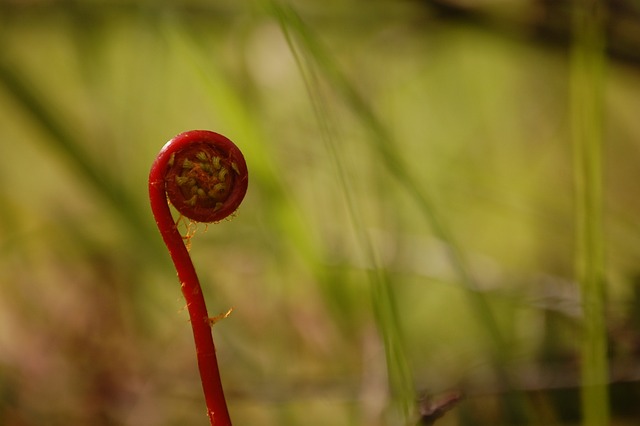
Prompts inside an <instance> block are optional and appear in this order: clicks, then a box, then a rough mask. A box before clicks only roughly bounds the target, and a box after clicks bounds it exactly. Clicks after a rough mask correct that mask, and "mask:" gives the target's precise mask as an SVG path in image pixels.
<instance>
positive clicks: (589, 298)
mask: <svg viewBox="0 0 640 426" xmlns="http://www.w3.org/2000/svg"><path fill="white" fill-rule="evenodd" d="M573 13H574V15H573V35H574V42H573V48H572V52H571V53H572V54H571V74H570V78H571V98H570V102H571V104H570V108H571V120H572V122H571V125H572V127H571V130H572V139H573V147H574V169H575V187H576V207H575V216H576V224H577V230H576V238H577V250H576V274H577V278H578V281H579V282H580V288H581V293H582V309H583V316H584V323H583V335H582V345H581V349H580V352H581V359H582V370H581V381H582V392H581V398H582V414H583V424H584V425H586V426H596V425H607V424H609V418H610V413H609V395H608V380H609V373H608V370H609V366H608V360H607V334H606V320H605V315H606V289H605V283H606V279H605V260H604V229H603V183H602V182H603V171H602V163H603V160H602V157H603V93H604V66H605V53H604V52H605V37H604V28H603V14H604V11H603V4H601V2H600V1H598V0H576V2H575V3H574V10H573Z"/></svg>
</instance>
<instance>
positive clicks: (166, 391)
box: [0, 0, 640, 426]
mask: <svg viewBox="0 0 640 426" xmlns="http://www.w3.org/2000/svg"><path fill="white" fill-rule="evenodd" d="M608 5H609V7H608V10H607V17H608V21H607V22H608V23H607V27H608V29H607V34H608V38H607V45H606V56H601V57H600V59H601V61H600V64H602V65H604V68H605V73H604V77H602V79H600V80H598V77H597V76H596V77H595V81H596V82H601V83H602V84H603V89H602V92H601V93H600V94H601V95H602V97H601V98H599V99H600V100H598V101H596V106H597V107H599V108H600V109H601V110H602V111H603V119H604V121H603V122H604V124H602V125H600V124H598V123H592V124H589V122H587V127H588V126H590V125H591V126H592V129H591V130H593V132H592V133H593V134H597V133H599V132H600V131H602V134H603V141H604V142H603V147H604V149H603V150H602V153H601V154H598V157H597V158H598V159H599V160H600V161H602V163H603V165H604V178H603V179H604V180H603V198H604V215H603V217H604V220H603V226H604V232H603V234H602V235H601V237H599V239H598V241H599V243H600V244H601V245H602V246H603V247H604V249H605V266H606V270H605V283H606V285H605V291H604V295H603V297H604V301H605V305H606V316H605V319H606V322H605V325H606V335H603V336H601V337H602V338H603V339H605V338H606V340H607V342H608V353H607V354H608V362H609V365H608V367H609V368H610V377H609V379H608V380H609V383H610V385H609V392H610V396H611V419H612V420H611V424H615V425H632V424H637V422H638V420H639V419H640V408H639V407H638V404H637V401H638V400H639V398H640V382H639V381H640V267H639V265H640V264H639V261H640V232H639V231H640V219H639V218H640V186H639V185H640V167H639V164H640V121H639V120H638V117H639V115H638V111H640V67H639V65H640V54H639V52H640V24H639V23H640V3H638V2H637V1H635V0H627V1H619V2H610V3H608ZM569 9H570V8H569V4H568V2H563V1H560V2H547V1H542V0H528V1H516V0H502V1H493V0H486V1H478V2H464V1H442V0H441V1H427V0H425V1H418V0H414V1H409V0H396V1H392V0H373V1H371V0H368V1H365V0H348V1H338V0H329V1H321V2H316V1H311V0H306V1H305V0H297V1H291V2H288V3H284V2H283V3H280V2H267V1H264V2H263V1H233V0H216V1H204V0H190V1H168V0H167V1H144V0H129V1H127V0H122V1H115V2H111V1H90V0H84V1H83V0H76V1H54V0H32V1H26V0H25V1H21V0H3V1H1V2H0V179H1V180H2V181H3V182H4V185H2V186H1V187H0V424H2V425H12V426H14V425H15V426H18V425H88V424H91V425H142V426H144V425H149V426H151V425H204V424H206V421H207V420H206V416H205V409H204V402H203V398H202V395H201V386H200V382H199V377H198V375H197V370H196V365H195V352H194V348H193V341H192V335H191V331H190V327H189V324H188V316H187V313H186V311H185V307H184V301H183V300H182V297H181V294H180V288H179V285H178V282H177V279H176V275H175V271H174V270H173V269H172V265H171V262H170V259H169V256H168V254H167V253H166V251H165V250H164V247H163V246H162V243H161V239H160V237H159V234H158V233H157V230H156V229H155V224H154V221H153V218H152V217H151V213H150V209H149V207H148V201H147V187H146V185H147V183H146V179H147V174H148V171H149V167H150V165H151V162H152V161H153V159H154V157H155V155H156V154H157V152H158V151H159V149H160V148H161V147H162V145H163V144H164V143H165V142H166V141H167V140H168V139H170V138H171V137H173V136H174V135H176V134H177V133H180V132H182V131H185V130H190V129H210V130H214V131H217V132H220V133H223V134H224V135H226V136H227V137H229V138H230V139H232V140H233V141H234V142H235V143H236V144H237V145H238V146H240V148H241V149H242V150H243V152H244V153H245V157H246V159H247V163H248V166H249V172H250V187H249V191H248V194H247V197H246V199H245V201H244V203H243V205H242V206H241V208H240V210H239V212H238V214H237V217H235V218H234V219H233V220H231V221H225V222H223V223H221V224H218V225H215V226H214V225H211V226H205V225H203V224H200V225H199V226H198V228H197V233H196V236H195V238H194V239H193V240H192V249H191V253H192V257H193V259H194V262H195V265H196V269H197V270H198V271H199V274H200V277H201V280H202V283H203V287H204V291H205V294H206V299H207V303H208V306H209V310H210V312H211V315H215V314H217V313H222V312H226V311H227V310H228V309H229V308H230V307H233V308H234V311H233V313H232V315H231V316H230V317H229V318H227V319H225V320H224V321H221V322H219V323H218V324H216V325H215V327H214V337H215V340H216V345H217V348H218V356H219V360H220V367H221V371H222V376H223V382H224V386H225V389H226V392H227V398H228V402H229V405H230V411H231V415H232V418H233V419H234V423H235V424H237V425H332V426H333V425H336V426H340V425H367V426H374V425H406V424H416V422H417V421H418V416H419V413H420V412H421V411H422V412H423V414H424V412H425V410H427V411H428V405H429V403H428V402H424V401H425V400H427V401H438V400H442V398H444V399H445V400H446V398H448V395H451V392H453V393H457V392H461V393H463V394H464V395H465V397H464V399H463V401H462V402H461V403H460V404H459V405H458V406H456V407H455V408H454V409H453V410H451V411H450V412H449V413H448V414H447V415H445V416H444V417H443V418H442V419H441V420H438V422H437V424H438V425H442V426H446V425H511V424H536V425H553V424H557V425H569V424H579V423H580V419H581V417H584V416H582V414H581V413H582V410H581V408H580V383H581V379H580V372H579V371H580V366H581V365H584V363H583V362H581V361H582V358H581V353H582V352H581V351H582V349H581V348H580V346H581V345H580V341H581V337H580V336H582V335H583V334H582V329H583V323H584V322H583V315H582V308H581V306H582V304H581V300H582V298H581V290H580V286H579V285H578V283H577V282H576V272H575V271H576V266H575V265H576V252H578V251H579V250H577V249H576V234H577V230H576V225H575V224H576V197H575V190H574V186H575V185H574V181H575V180H576V179H575V176H576V171H575V168H574V163H575V162H576V158H575V157H576V153H575V150H574V148H573V144H572V137H571V123H572V120H574V119H575V113H574V112H573V110H572V108H573V109H575V107H576V105H579V102H580V101H579V99H578V100H577V101H576V100H575V99H574V100H572V97H571V96H570V93H572V92H571V85H572V83H573V82H575V78H576V77H575V75H576V63H575V62H572V60H571V52H572V43H571V42H570V40H571V33H572V28H573V27H572V24H571V20H570V17H569V15H570V14H569ZM595 57H596V59H598V56H597V53H596V56H595ZM578 65H579V63H578ZM577 72H578V74H579V72H580V70H579V68H578V69H577ZM580 87H582V88H584V89H585V90H586V91H587V92H588V91H589V90H595V91H596V92H597V91H598V90H599V88H598V87H591V86H590V85H589V83H588V80H587V83H582V86H580V85H578V89H580ZM578 93H580V90H578ZM598 94H599V93H596V95H598ZM572 102H573V103H572ZM572 117H573V118H572ZM587 121H588V120H587ZM579 215H580V209H579V208H578V216H579ZM597 339H598V338H597V337H596V342H597ZM605 368H606V366H605ZM425 398H426V399H425ZM429 398H431V399H429ZM419 401H423V402H422V403H420V402H419ZM587 420H588V419H587ZM425 424H426V423H425Z"/></svg>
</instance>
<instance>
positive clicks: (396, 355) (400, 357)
mask: <svg viewBox="0 0 640 426" xmlns="http://www.w3.org/2000/svg"><path fill="white" fill-rule="evenodd" d="M280 18H282V19H286V17H285V16H284V15H280ZM281 24H282V28H283V32H284V35H285V37H286V40H287V43H288V44H289V47H290V49H291V52H292V54H293V56H294V58H295V60H296V63H297V65H298V68H299V70H300V72H301V75H302V77H303V79H304V82H305V86H306V89H307V92H308V94H309V98H310V100H311V103H312V107H313V111H314V114H315V116H316V120H317V122H318V125H319V127H320V134H321V137H322V140H323V142H324V144H325V146H326V148H327V151H328V152H329V155H330V158H331V159H332V161H333V165H334V168H335V170H336V172H337V175H338V181H339V184H340V186H341V187H342V193H343V195H344V198H345V202H346V205H347V210H348V212H349V216H350V218H351V221H352V225H353V228H354V231H355V234H356V238H357V241H358V244H359V246H360V247H361V249H362V250H363V251H364V256H365V258H366V259H367V261H368V263H369V264H370V268H369V270H368V279H369V282H370V284H371V299H372V305H373V311H374V316H375V319H376V325H377V328H378V331H379V332H380V335H381V337H382V340H383V345H384V350H385V357H386V362H387V375H388V380H389V385H390V390H391V394H392V399H393V402H394V405H395V406H396V407H397V408H398V409H399V412H400V415H401V417H402V418H403V422H404V423H407V422H408V421H409V419H410V417H411V415H412V412H413V410H412V407H413V405H414V400H415V387H414V384H413V379H412V376H411V371H410V368H409V363H408V360H407V355H406V346H405V343H404V339H403V337H402V336H403V332H402V328H401V326H400V319H399V315H398V308H397V302H396V299H395V294H394V292H393V291H392V288H391V278H390V277H389V274H388V273H387V272H386V270H385V269H384V268H383V267H382V265H381V262H380V260H379V259H378V255H377V253H376V250H375V248H374V245H373V243H372V241H371V238H370V237H369V234H368V233H367V231H366V229H365V228H364V226H363V221H362V217H363V214H362V212H361V210H360V207H359V205H358V203H357V202H356V200H355V199H354V196H353V191H352V189H351V185H350V182H349V178H348V177H347V173H346V165H345V164H344V161H343V160H342V155H341V153H340V152H339V148H338V146H339V144H338V142H337V141H336V135H335V132H334V131H333V130H332V126H331V125H330V122H331V120H332V119H331V117H330V114H329V112H328V110H327V107H326V102H325V101H324V99H323V96H322V93H320V90H319V89H318V87H319V86H320V85H319V83H318V76H317V74H316V73H315V68H314V67H313V65H312V64H311V61H310V59H309V58H307V57H306V56H305V54H304V53H305V52H304V51H301V50H300V49H299V48H298V46H297V45H296V43H295V42H294V40H293V38H292V37H291V34H290V32H289V31H288V26H287V25H286V23H285V22H282V21H281Z"/></svg>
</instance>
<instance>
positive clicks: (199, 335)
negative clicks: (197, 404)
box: [149, 130, 248, 426]
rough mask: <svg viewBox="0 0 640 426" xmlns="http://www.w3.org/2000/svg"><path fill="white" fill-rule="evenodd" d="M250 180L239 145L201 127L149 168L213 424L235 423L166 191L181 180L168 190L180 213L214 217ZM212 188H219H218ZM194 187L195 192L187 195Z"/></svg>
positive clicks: (231, 207)
mask: <svg viewBox="0 0 640 426" xmlns="http://www.w3.org/2000/svg"><path fill="white" fill-rule="evenodd" d="M205 154H206V155H205ZM247 180H248V178H247V169H246V164H245V162H244V158H243V157H242V154H240V151H239V150H238V149H237V147H236V146H235V145H233V143H232V142H231V141H229V140H228V139H227V138H225V137H224V136H222V135H219V134H217V133H214V132H208V131H200V130H197V131H191V132H185V133H182V134H180V135H178V136H176V137H175V138H173V139H172V140H171V141H169V142H168V143H167V144H166V145H165V146H164V148H162V150H161V151H160V153H159V154H158V157H157V158H156V160H155V162H154V163H153V166H152V167H151V172H150V174H149V199H150V202H151V209H152V211H153V215H154V217H155V220H156V224H157V225H158V229H159V230H160V233H161V235H162V238H163V240H164V242H165V244H166V246H167V248H168V249H169V253H170V255H171V259H172V260H173V263H174V265H175V267H176V270H177V272H178V278H179V280H180V284H181V289H182V294H183V295H184V298H185V300H186V302H187V308H188V311H189V318H190V321H191V327H192V329H193V337H194V341H195V346H196V355H197V360H198V368H199V370H200V378H201V380H202V388H203V391H204V396H205V401H206V405H207V414H208V416H209V420H210V422H211V425H212V426H214V425H215V426H227V425H231V419H230V417H229V411H228V409H227V404H226V401H225V397H224V392H223V389H222V383H221V380H220V371H219V369H218V360H217V357H216V349H215V346H214V343H213V336H212V333H211V324H212V320H211V319H210V318H209V315H208V313H207V307H206V304H205V300H204V297H203V295H202V289H201V287H200V281H199V280H198V275H197V274H196V270H195V268H194V266H193V263H192V262H191V258H190V256H189V253H188V251H187V248H186V246H185V244H184V241H183V237H182V235H180V233H179V232H178V229H177V226H176V222H175V221H174V219H173V216H172V214H171V209H170V208H169V203H168V201H167V192H168V191H170V187H171V184H172V183H175V182H179V186H180V187H179V188H178V189H179V190H184V191H183V192H184V194H183V192H178V193H177V194H175V193H174V194H172V193H171V192H170V193H169V196H170V197H171V202H172V204H174V206H176V208H178V210H179V211H180V213H181V214H182V215H184V216H187V217H190V216H189V215H190V213H192V212H190V211H189V208H192V210H193V208H195V209H198V208H199V209H200V210H198V213H199V214H202V210H201V209H203V208H204V207H208V208H209V209H210V210H211V212H212V215H213V216H212V218H211V220H212V221H218V220H221V219H223V218H224V216H227V215H229V214H231V213H233V211H235V209H236V208H237V205H238V204H240V202H241V201H242V198H243V197H244V194H245V192H246V188H247ZM223 186H224V188H222V187H223ZM208 188H209V189H208ZM213 188H215V191H217V192H218V193H214V192H213V191H214V189H213ZM191 193H193V194H194V195H193V196H191V197H189V194H191ZM182 196H184V198H186V201H185V200H184V199H183V200H182V201H183V202H185V203H186V205H185V206H181V205H180V204H179V203H180V200H179V198H180V197H182ZM187 197H188V198H187ZM203 206H204V207H203ZM185 209H186V210H185ZM220 212H222V213H220Z"/></svg>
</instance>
